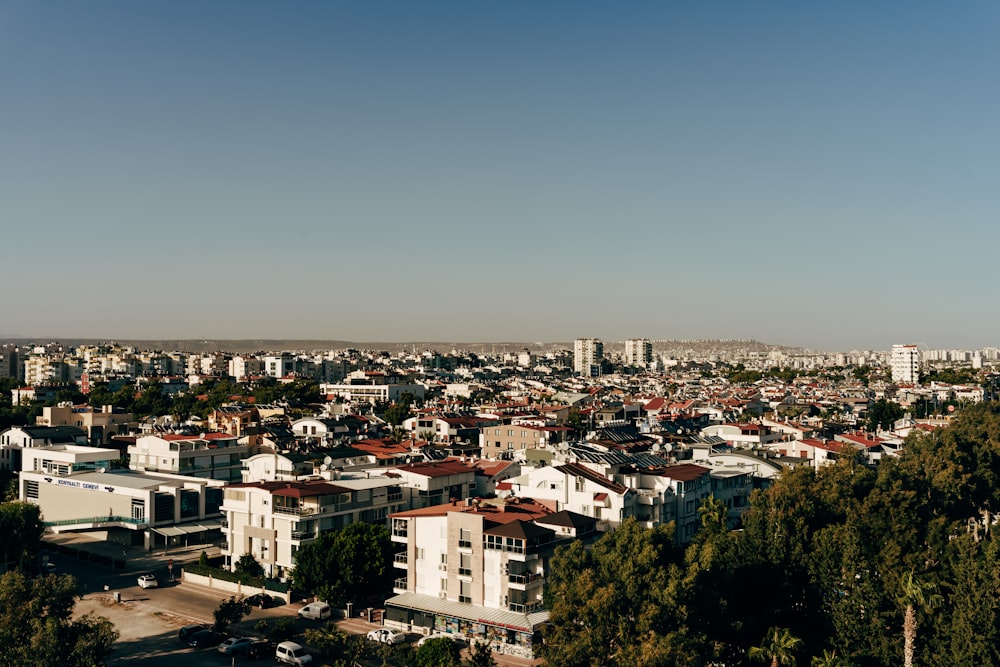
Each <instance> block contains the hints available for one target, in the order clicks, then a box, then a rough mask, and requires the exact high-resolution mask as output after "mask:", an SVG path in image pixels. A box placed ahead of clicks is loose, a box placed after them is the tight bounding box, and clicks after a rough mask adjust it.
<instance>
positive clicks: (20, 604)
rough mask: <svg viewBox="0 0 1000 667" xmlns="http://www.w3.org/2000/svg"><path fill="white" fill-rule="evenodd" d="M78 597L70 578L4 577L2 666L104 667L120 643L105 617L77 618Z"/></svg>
mask: <svg viewBox="0 0 1000 667" xmlns="http://www.w3.org/2000/svg"><path fill="white" fill-rule="evenodd" d="M78 597H79V589H78V587H77V583H76V580H75V579H74V578H73V577H71V576H69V575H60V576H56V575H51V574H50V575H47V576H44V577H30V576H28V575H27V574H25V573H24V572H22V571H19V570H11V571H10V572H6V573H5V574H3V575H0V646H2V647H3V651H0V667H8V666H10V667H14V666H15V665H16V666H17V667H24V666H28V667H49V666H50V665H66V666H67V667H100V666H102V665H105V664H106V662H107V659H108V656H109V655H110V653H111V648H112V645H113V644H114V642H115V640H116V639H117V638H118V632H117V631H116V630H115V628H114V625H112V624H111V622H110V621H108V620H107V619H106V618H103V617H99V616H95V615H93V614H87V615H85V616H83V617H81V618H77V619H73V618H72V614H73V607H74V606H75V604H76V600H77V598H78Z"/></svg>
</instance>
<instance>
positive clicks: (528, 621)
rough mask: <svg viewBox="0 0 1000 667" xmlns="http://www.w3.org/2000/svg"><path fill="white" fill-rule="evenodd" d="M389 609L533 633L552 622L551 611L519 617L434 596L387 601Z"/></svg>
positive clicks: (404, 596) (404, 595)
mask: <svg viewBox="0 0 1000 667" xmlns="http://www.w3.org/2000/svg"><path fill="white" fill-rule="evenodd" d="M385 606H386V607H402V608H404V609H416V610H418V611H422V612H427V613H430V614H440V615H442V616H451V617H453V618H461V619H464V620H467V621H472V622H473V623H483V624H485V625H494V626H496V627H500V628H507V629H511V630H520V631H522V632H533V631H534V630H535V629H536V628H537V627H538V626H539V625H541V624H542V623H545V622H546V621H548V620H549V612H548V610H544V611H536V612H533V613H530V614H518V613H515V612H512V611H506V610H504V609H491V608H489V607H480V606H478V605H471V604H466V603H464V602H451V601H449V600H445V599H442V598H436V597H431V596H430V595H418V594H416V593H401V594H399V595H395V596H393V597H391V598H389V599H388V600H386V601H385Z"/></svg>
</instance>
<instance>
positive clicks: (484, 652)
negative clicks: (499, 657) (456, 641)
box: [463, 641, 497, 667]
mask: <svg viewBox="0 0 1000 667" xmlns="http://www.w3.org/2000/svg"><path fill="white" fill-rule="evenodd" d="M496 664H497V662H496V660H494V659H493V651H491V650H490V646H489V644H487V643H486V642H477V641H474V642H472V643H471V644H469V652H468V655H466V657H465V663H464V664H463V667H496Z"/></svg>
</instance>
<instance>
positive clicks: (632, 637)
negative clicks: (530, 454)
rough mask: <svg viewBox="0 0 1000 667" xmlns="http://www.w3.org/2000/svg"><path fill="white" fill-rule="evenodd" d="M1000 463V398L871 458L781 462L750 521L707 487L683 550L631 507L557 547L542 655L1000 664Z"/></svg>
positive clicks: (659, 661) (561, 661)
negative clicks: (606, 526) (606, 527)
mask: <svg viewBox="0 0 1000 667" xmlns="http://www.w3.org/2000/svg"><path fill="white" fill-rule="evenodd" d="M998 476H1000V404H998V403H983V404H979V405H976V406H973V407H970V408H967V409H966V410H964V411H963V412H962V413H961V414H960V415H959V416H958V417H957V418H956V420H955V421H954V422H953V424H952V425H951V426H949V427H948V428H945V429H939V430H936V431H934V432H931V433H926V432H917V431H914V432H913V433H912V434H911V435H910V436H909V437H908V438H907V440H906V442H905V446H904V449H903V453H902V454H901V456H900V457H898V458H893V457H887V458H884V459H883V460H882V462H881V463H880V464H879V465H878V467H877V468H876V469H872V468H869V467H866V466H864V465H862V464H861V463H859V462H858V461H857V460H855V459H852V458H845V459H843V460H841V461H838V462H837V463H835V464H833V465H828V466H824V467H822V468H820V469H819V470H814V469H812V468H806V467H800V468H796V469H794V470H790V471H787V472H785V473H784V475H783V476H782V478H781V479H780V480H778V481H777V482H776V483H774V484H773V485H772V486H770V487H769V488H767V489H766V490H758V491H755V492H754V493H753V495H752V497H751V502H750V507H749V509H748V510H747V512H746V513H745V514H744V515H743V517H742V519H743V529H742V530H740V531H730V530H727V529H726V527H725V526H726V522H725V518H726V515H727V512H728V511H729V510H728V509H727V508H725V507H724V506H720V505H721V503H719V502H718V501H714V500H712V499H710V498H708V499H705V500H704V501H702V508H701V512H702V524H703V528H702V530H701V531H700V532H699V533H697V534H696V535H695V538H694V540H693V541H692V543H691V544H690V545H689V546H687V547H686V548H685V549H683V550H680V549H676V548H673V547H672V546H671V545H672V539H669V538H668V537H667V535H668V534H669V533H668V532H664V531H665V530H666V529H663V528H658V529H655V530H649V529H644V528H641V527H639V526H638V525H637V524H635V523H634V522H632V521H631V520H627V521H625V522H624V523H623V524H622V526H621V527H620V528H619V529H618V530H617V531H615V532H614V533H610V534H607V535H604V536H603V537H601V539H600V540H598V542H596V543H595V544H594V545H593V547H592V548H591V549H587V548H585V547H584V546H583V545H582V544H579V543H576V544H572V545H569V546H567V547H563V548H561V549H560V550H558V551H557V553H556V555H555V556H554V557H553V559H552V562H551V567H550V572H549V576H548V579H547V586H546V590H545V597H546V600H547V601H548V603H549V608H550V623H551V625H550V627H547V628H546V629H545V632H544V639H545V645H544V649H543V652H544V655H545V657H546V659H547V660H548V664H550V665H553V666H554V667H590V666H591V665H610V666H614V665H623V664H634V665H639V666H640V667H644V666H659V665H708V664H710V663H713V662H714V663H725V664H727V665H750V664H752V663H753V661H752V660H751V649H754V648H755V647H756V648H757V649H759V650H756V651H753V655H754V656H756V657H759V658H766V660H765V662H767V661H772V662H773V660H774V659H775V657H776V656H777V659H778V661H779V664H789V661H790V660H791V659H793V658H794V659H795V660H796V662H797V664H809V662H810V658H811V659H813V660H814V661H815V663H816V664H835V665H850V666H855V667H868V666H872V667H874V666H875V665H886V664H902V663H903V662H904V655H911V656H912V658H913V662H914V664H927V665H932V664H937V665H987V664H1000V605H997V603H996V600H998V599H1000V562H998V559H1000V544H998V542H997V539H996V537H997V536H996V535H995V526H994V522H995V521H996V520H997V517H998V515H1000V478H998ZM915 582H918V584H919V585H916V584H915ZM937 596H940V597H939V598H938V597H937ZM931 601H933V602H934V604H931ZM793 639H794V640H795V641H794V642H793V641H791V640H793ZM782 647H784V648H782ZM779 649H780V650H779Z"/></svg>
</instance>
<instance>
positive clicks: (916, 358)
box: [889, 345, 920, 384]
mask: <svg viewBox="0 0 1000 667" xmlns="http://www.w3.org/2000/svg"><path fill="white" fill-rule="evenodd" d="M889 366H890V368H891V369H892V381H893V382H901V383H903V384H917V383H918V382H919V381H920V350H919V349H917V346H916V345H893V346H892V352H891V354H890V356H889Z"/></svg>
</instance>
